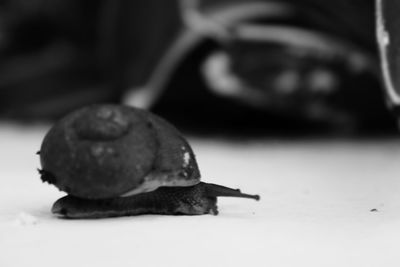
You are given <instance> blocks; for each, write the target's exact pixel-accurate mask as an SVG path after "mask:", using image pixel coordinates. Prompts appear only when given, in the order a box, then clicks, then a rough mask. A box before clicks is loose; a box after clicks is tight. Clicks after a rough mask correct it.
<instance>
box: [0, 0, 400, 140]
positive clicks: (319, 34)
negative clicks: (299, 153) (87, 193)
mask: <svg viewBox="0 0 400 267" xmlns="http://www.w3.org/2000/svg"><path fill="white" fill-rule="evenodd" d="M189 2H191V1H190V0H184V1H182V2H181V4H182V3H189ZM200 2H202V1H200ZM239 2H240V4H241V5H242V6H241V8H237V6H236V5H237V4H238V3H239ZM252 2H253V1H238V0H208V1H203V2H202V3H203V4H204V7H205V8H204V10H203V9H201V10H200V12H204V14H203V15H204V16H205V18H206V20H209V22H210V23H213V20H216V22H220V21H221V20H224V19H226V21H224V23H225V24H224V25H223V26H224V27H226V29H227V30H228V33H229V35H231V36H229V38H232V39H231V40H227V39H224V40H222V39H223V38H220V36H215V35H214V34H215V33H214V32H212V31H211V32H207V30H210V29H207V27H208V26H207V27H206V28H205V29H201V30H199V29H196V26H194V27H193V25H192V24H193V21H192V22H191V23H192V24H191V23H187V25H186V26H187V27H184V25H183V23H182V21H181V16H183V18H185V19H187V18H188V16H187V14H186V13H185V12H183V13H181V10H180V9H179V2H178V1H177V0H174V1H162V0H135V1H128V0H121V1H112V0H100V1H89V0H83V1H78V0H56V1H45V0H32V1H22V0H18V1H15V0H14V1H11V0H9V1H3V2H2V3H1V4H0V58H1V61H0V92H1V98H0V115H1V116H2V117H8V118H10V117H11V118H19V119H21V118H22V119H43V118H45V119H48V118H51V119H52V118H58V117H60V116H62V115H64V114H65V113H67V112H69V111H71V110H73V109H76V108H78V107H81V106H83V105H87V104H91V103H99V102H121V101H123V102H124V103H126V104H130V105H136V106H140V107H144V108H148V109H153V111H155V112H156V113H158V114H160V115H162V116H164V117H166V118H167V119H169V120H170V121H172V122H173V123H175V124H178V127H180V128H183V127H187V129H192V130H194V131H196V132H199V131H202V132H205V131H208V132H214V133H215V132H222V131H224V132H225V133H226V132H229V133H238V134H241V133H245V132H252V131H260V132H261V133H262V134H265V133H271V132H274V131H275V132H279V133H280V132H284V133H298V132H307V133H312V132H319V131H323V132H330V133H346V134H347V133H357V132H368V133H393V132H394V131H395V128H396V127H395V122H394V119H393V118H392V116H391V115H390V113H389V112H388V110H387V109H386V107H385V103H384V98H383V88H382V85H381V81H380V78H381V72H380V70H379V64H380V61H379V57H378V50H377V45H376V38H375V17H374V12H375V11H374V1H373V0H352V1H350V0H337V1H334V2H326V1H319V0H298V1H295V0H277V1H270V0H264V1H256V2H258V3H261V4H266V5H267V6H268V7H273V6H276V7H278V8H277V9H268V8H264V9H259V10H257V9H254V8H249V9H246V8H243V7H246V6H250V5H251V4H252ZM282 7H283V8H282ZM232 10H234V11H235V12H231V11H232ZM279 10H282V12H280V11H279ZM275 11H276V12H275ZM278 11H279V12H278ZM232 14H233V15H232ZM194 21H195V23H196V18H195V19H194ZM197 22H198V21H197ZM200 24H201V21H200ZM248 25H250V26H251V25H255V26H257V27H256V28H257V29H262V28H263V27H264V29H262V30H261V31H260V32H259V33H260V34H258V33H257V32H256V33H255V34H254V33H252V34H250V37H249V38H247V37H246V38H242V37H243V36H241V34H243V33H244V34H245V35H246V34H247V33H248V32H249V31H247V30H245V31H242V32H241V30H240V29H241V27H242V26H244V28H246V27H247V26H248ZM242 28H243V27H242ZM244 28H243V29H244ZM266 30H267V31H266ZM216 34H217V35H218V32H217V33H216ZM235 35H236V36H235ZM254 36H259V37H257V38H253V37H254ZM225 37H226V36H225ZM260 39H261V40H260Z"/></svg>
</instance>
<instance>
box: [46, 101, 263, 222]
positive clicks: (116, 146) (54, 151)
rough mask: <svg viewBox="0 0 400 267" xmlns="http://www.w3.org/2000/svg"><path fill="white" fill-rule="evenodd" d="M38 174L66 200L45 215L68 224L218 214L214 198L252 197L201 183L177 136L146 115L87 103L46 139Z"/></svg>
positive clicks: (191, 156)
mask: <svg viewBox="0 0 400 267" xmlns="http://www.w3.org/2000/svg"><path fill="white" fill-rule="evenodd" d="M40 162H41V166H42V169H41V170H40V171H39V172H40V174H41V179H42V180H43V181H44V182H48V183H50V184H53V185H55V186H56V187H57V188H58V189H60V190H61V191H64V192H66V193H67V194H68V195H67V196H65V197H63V198H61V199H59V200H58V201H56V203H54V205H53V208H52V212H53V213H54V214H57V215H60V216H63V217H67V218H101V217H115V216H127V215H138V214H171V215H172V214H174V215H175V214H186V215H199V214H207V213H213V214H217V206H216V200H217V197H218V196H237V197H244V198H254V199H259V196H256V195H247V194H242V193H241V192H240V191H239V190H235V189H230V188H227V187H223V186H219V185H213V184H207V183H203V182H200V172H199V168H198V165H197V162H196V159H195V155H194V153H193V151H192V149H191V147H190V145H189V144H188V142H187V141H186V140H185V139H184V138H183V136H182V135H181V134H180V133H179V131H178V130H177V129H176V128H175V127H173V126H172V125H171V124H169V123H168V122H166V121H165V120H163V119H161V118H160V117H158V116H156V115H154V114H152V113H150V112H147V111H145V110H141V109H137V108H133V107H127V106H120V105H93V106H89V107H84V108H82V109H79V110H77V111H75V112H72V113H71V114H69V115H67V116H66V117H64V118H63V119H61V120H60V121H59V122H57V123H56V124H55V125H54V126H53V127H52V128H51V129H50V130H49V132H48V133H47V134H46V136H45V138H44V140H43V142H42V145H41V148H40Z"/></svg>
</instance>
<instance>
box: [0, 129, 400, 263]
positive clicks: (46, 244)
mask: <svg viewBox="0 0 400 267" xmlns="http://www.w3.org/2000/svg"><path fill="white" fill-rule="evenodd" d="M46 129H47V127H45V126H31V127H27V126H15V125H11V124H7V123H3V124H1V125H0V148H1V151H2V153H1V154H0V266H2V267H9V266H18V267H19V266H42V267H45V266H58V267H62V266H66V267H67V266H68V267H71V266H96V267H100V266H108V267H109V266H202V267H205V266H274V267H276V266H307V267H310V266H334V267H343V266H351V267H355V266H362V267H366V266H385V267H386V266H400V254H399V253H398V252H399V248H400V175H399V174H400V140H395V139H390V140H369V141H354V140H353V141H351V140H329V139H325V140H307V141H305V140H297V141H287V140H286V141H283V140H268V139H266V140H254V141H248V142H238V141H223V140H222V139H219V140H213V139H199V138H192V139H191V143H192V146H193V149H194V150H195V152H196V155H197V159H198V162H199V165H200V168H201V172H202V176H203V180H205V181H209V182H214V183H220V184H223V185H227V186H231V187H235V188H236V187H237V188H241V189H242V190H243V191H244V192H248V193H258V194H260V195H261V197H262V198H261V201H259V202H256V201H254V200H246V199H232V198H221V199H220V200H219V210H220V214H219V215H218V216H212V215H205V216H157V215H146V216H137V217H124V218H114V219H103V220H65V219H59V218H56V217H54V216H52V215H51V214H50V212H49V209H50V207H51V205H52V203H53V202H54V201H55V200H56V199H57V198H58V197H61V196H63V193H61V192H58V191H57V190H56V189H55V188H54V187H51V186H49V185H47V184H42V183H41V181H40V179H39V175H38V173H37V171H36V168H38V167H40V165H39V158H38V156H37V155H35V152H36V151H37V150H38V149H39V146H40V143H41V140H42V138H43V135H44V133H45V131H46ZM373 209H376V211H371V210H373Z"/></svg>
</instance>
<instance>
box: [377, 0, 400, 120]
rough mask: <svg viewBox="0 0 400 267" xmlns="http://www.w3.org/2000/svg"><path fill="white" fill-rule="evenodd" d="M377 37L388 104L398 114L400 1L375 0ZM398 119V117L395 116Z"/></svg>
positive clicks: (399, 90) (399, 100)
mask: <svg viewBox="0 0 400 267" xmlns="http://www.w3.org/2000/svg"><path fill="white" fill-rule="evenodd" d="M376 7H377V12H376V13H377V16H376V17H377V21H376V25H377V37H378V44H379V48H380V56H381V65H382V72H383V80H384V84H385V89H386V95H387V97H388V102H389V106H390V107H391V108H392V110H394V112H395V113H396V115H397V116H399V115H400V17H399V15H398V14H399V11H400V2H399V1H396V0H385V1H382V0H377V5H376ZM397 118H398V119H399V117H397Z"/></svg>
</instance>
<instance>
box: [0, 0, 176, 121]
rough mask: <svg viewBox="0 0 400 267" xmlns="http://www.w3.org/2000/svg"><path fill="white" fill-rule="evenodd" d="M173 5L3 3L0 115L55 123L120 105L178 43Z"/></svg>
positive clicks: (150, 0) (152, 0) (140, 0)
mask: <svg viewBox="0 0 400 267" xmlns="http://www.w3.org/2000/svg"><path fill="white" fill-rule="evenodd" d="M177 12H178V9H177V6H176V5H174V2H169V1H157V0H135V1H127V0H121V1H113V0H101V1H90V0H55V1H46V0H29V1H24V0H9V1H2V2H1V3H0V92H1V93H0V94H1V95H0V114H1V116H2V117H8V118H20V119H21V118H22V119H42V118H57V117H59V116H62V115H64V114H65V113H66V112H69V111H71V110H73V109H75V108H78V107H80V106H83V105H87V104H91V103H98V102H119V101H120V100H121V96H122V93H123V91H124V90H125V89H126V88H128V87H130V86H134V85H135V84H140V83H142V82H143V80H145V79H146V78H147V77H146V76H148V73H149V71H150V69H152V68H154V65H155V64H157V62H156V61H157V60H158V58H159V57H160V56H161V55H162V54H163V53H164V50H165V47H166V46H167V45H168V43H169V39H171V38H174V35H175V32H176V31H177V27H178V25H179V15H178V13H177Z"/></svg>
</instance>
